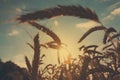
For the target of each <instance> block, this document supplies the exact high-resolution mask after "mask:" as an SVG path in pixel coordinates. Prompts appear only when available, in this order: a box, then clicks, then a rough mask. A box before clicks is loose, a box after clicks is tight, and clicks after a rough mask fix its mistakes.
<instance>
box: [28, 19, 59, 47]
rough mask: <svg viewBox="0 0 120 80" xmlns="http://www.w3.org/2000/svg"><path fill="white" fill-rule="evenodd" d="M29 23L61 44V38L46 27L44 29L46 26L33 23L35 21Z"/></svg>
mask: <svg viewBox="0 0 120 80" xmlns="http://www.w3.org/2000/svg"><path fill="white" fill-rule="evenodd" d="M28 23H29V24H30V25H32V26H33V27H35V28H37V29H39V30H41V31H43V32H44V33H46V34H47V35H49V36H50V37H51V38H52V39H53V40H54V42H56V43H57V44H58V45H60V44H61V40H60V39H59V37H58V36H57V35H56V34H55V33H54V32H53V31H51V30H49V29H48V28H46V27H44V26H42V25H40V24H38V23H36V22H33V21H32V22H31V21H29V22H28Z"/></svg>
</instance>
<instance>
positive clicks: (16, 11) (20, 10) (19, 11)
mask: <svg viewBox="0 0 120 80" xmlns="http://www.w3.org/2000/svg"><path fill="white" fill-rule="evenodd" d="M13 13H15V14H20V13H22V9H21V8H15V9H14V11H13Z"/></svg>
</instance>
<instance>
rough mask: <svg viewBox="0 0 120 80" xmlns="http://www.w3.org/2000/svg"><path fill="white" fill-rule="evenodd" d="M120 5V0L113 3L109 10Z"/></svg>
mask: <svg viewBox="0 0 120 80" xmlns="http://www.w3.org/2000/svg"><path fill="white" fill-rule="evenodd" d="M119 5H120V2H117V3H115V4H113V5H111V6H110V7H109V8H108V9H109V10H112V9H115V8H116V7H118V6H119Z"/></svg>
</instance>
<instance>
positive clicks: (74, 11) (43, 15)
mask: <svg viewBox="0 0 120 80" xmlns="http://www.w3.org/2000/svg"><path fill="white" fill-rule="evenodd" d="M61 15H63V16H75V17H80V18H86V19H90V20H94V21H96V22H100V21H99V19H98V16H97V15H96V13H95V12H94V11H92V10H91V9H89V8H84V7H82V6H80V5H79V6H61V5H58V6H57V7H54V8H49V9H43V10H39V11H36V12H33V13H28V14H24V15H21V16H20V17H18V18H17V20H19V21H20V22H26V21H30V20H37V19H41V20H42V19H49V18H52V17H56V16H61Z"/></svg>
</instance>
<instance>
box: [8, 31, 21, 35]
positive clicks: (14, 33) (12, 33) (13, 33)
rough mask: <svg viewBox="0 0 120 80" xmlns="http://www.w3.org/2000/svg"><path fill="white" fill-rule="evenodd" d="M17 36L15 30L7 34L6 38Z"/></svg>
mask: <svg viewBox="0 0 120 80" xmlns="http://www.w3.org/2000/svg"><path fill="white" fill-rule="evenodd" d="M18 34H19V31H17V30H12V31H11V32H10V33H8V36H16V35H18Z"/></svg>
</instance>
